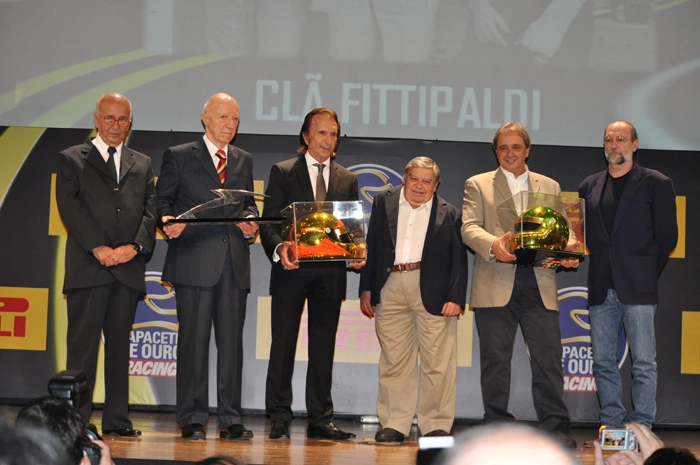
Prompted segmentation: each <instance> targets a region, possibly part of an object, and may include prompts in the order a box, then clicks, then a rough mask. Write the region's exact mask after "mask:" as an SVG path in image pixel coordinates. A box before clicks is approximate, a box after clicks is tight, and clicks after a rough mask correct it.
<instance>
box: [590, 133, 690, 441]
mask: <svg viewBox="0 0 700 465" xmlns="http://www.w3.org/2000/svg"><path fill="white" fill-rule="evenodd" d="M638 147H639V138H638V137H637V130H636V129H635V127H634V126H632V124H631V123H629V122H627V121H614V122H612V123H610V124H609V125H608V127H607V128H606V129H605V136H604V149H605V158H606V160H607V162H608V169H607V170H604V171H601V172H600V173H596V174H594V175H592V176H589V177H588V178H586V179H585V180H584V181H583V182H582V183H581V185H580V186H579V188H578V193H579V197H581V198H582V199H584V200H585V201H586V236H587V237H586V245H587V246H588V249H589V250H590V253H591V261H590V265H589V266H588V306H589V312H590V322H591V345H592V347H593V374H594V375H595V380H596V385H597V386H598V398H599V400H600V422H601V424H602V425H606V426H610V427H624V424H625V417H626V415H627V412H626V410H625V407H624V405H623V403H622V381H621V379H620V370H619V366H618V362H617V348H618V339H619V337H620V329H621V328H622V327H623V326H624V329H625V333H626V336H627V340H628V342H629V347H630V352H631V354H632V378H633V382H632V405H633V406H634V410H633V411H632V413H631V414H630V416H629V421H630V422H631V423H640V424H643V425H646V426H647V427H649V428H651V424H652V423H653V421H654V417H655V415H656V338H655V335H654V316H655V315H656V307H657V304H658V302H659V289H658V279H659V276H660V275H661V272H662V271H663V269H664V267H665V266H666V263H667V262H668V257H669V255H670V254H671V252H672V251H673V249H674V248H675V247H676V242H677V241H678V225H677V223H676V193H675V191H674V190H673V183H672V182H671V180H670V179H669V178H668V177H666V176H664V175H663V174H661V173H659V172H658V171H656V170H652V169H648V168H643V167H641V166H639V165H638V164H637V162H635V161H634V153H635V152H636V151H637V148H638Z"/></svg>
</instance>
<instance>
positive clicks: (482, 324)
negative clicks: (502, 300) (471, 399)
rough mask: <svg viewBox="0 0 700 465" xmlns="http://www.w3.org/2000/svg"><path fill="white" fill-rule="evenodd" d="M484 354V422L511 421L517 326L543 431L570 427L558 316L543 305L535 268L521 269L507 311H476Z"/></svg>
mask: <svg viewBox="0 0 700 465" xmlns="http://www.w3.org/2000/svg"><path fill="white" fill-rule="evenodd" d="M475 312H476V315H475V317H476V325H477V329H478V331H479V348H480V351H481V395H482V397H483V401H484V410H485V413H484V421H485V422H487V423H489V422H494V421H512V420H514V417H513V415H512V414H510V413H509V412H508V397H509V396H510V377H511V358H512V356H513V345H514V343H515V336H516V332H517V329H518V325H520V328H521V329H522V332H523V336H524V338H525V343H526V344H527V348H528V350H529V353H530V368H531V369H532V399H533V402H534V404H535V412H536V413H537V419H538V422H539V426H540V428H542V429H546V430H550V429H552V428H555V427H556V426H557V425H560V424H561V425H562V426H564V427H568V425H569V422H570V416H569V410H568V408H567V407H566V404H565V403H564V400H563V399H562V394H563V390H564V373H563V369H562V365H561V357H562V346H561V333H560V330H559V312H555V311H552V310H547V309H546V308H545V306H544V304H543V303H542V298H541V297H540V291H539V288H538V286H537V280H536V278H535V273H534V270H533V269H532V268H518V270H517V271H516V276H515V285H514V288H513V294H512V295H511V298H510V300H509V301H508V304H507V305H506V306H505V307H491V308H477V309H476V311H475Z"/></svg>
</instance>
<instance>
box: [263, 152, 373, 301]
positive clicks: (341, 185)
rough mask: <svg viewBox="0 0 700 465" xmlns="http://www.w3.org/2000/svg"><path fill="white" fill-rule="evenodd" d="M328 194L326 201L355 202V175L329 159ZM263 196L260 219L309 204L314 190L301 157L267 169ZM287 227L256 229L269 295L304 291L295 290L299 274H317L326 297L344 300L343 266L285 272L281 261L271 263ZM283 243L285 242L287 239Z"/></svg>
mask: <svg viewBox="0 0 700 465" xmlns="http://www.w3.org/2000/svg"><path fill="white" fill-rule="evenodd" d="M328 172H329V173H330V178H329V179H328V191H327V192H326V200H327V201H332V200H345V201H347V200H358V199H359V193H358V190H357V176H355V174H353V173H351V172H350V171H348V170H347V169H345V168H343V167H342V166H340V165H339V164H337V163H336V162H335V161H333V160H332V159H331V160H330V165H329V171H328ZM265 193H266V194H267V195H268V196H269V197H267V198H266V199H265V208H264V209H263V216H280V215H281V213H280V212H281V211H282V209H284V208H285V207H287V206H288V205H289V204H291V203H294V202H313V201H314V191H313V187H312V186H311V179H310V178H309V170H308V168H307V166H306V159H305V157H304V155H300V156H298V157H296V158H292V159H290V160H285V161H282V162H280V163H277V164H276V165H274V166H273V167H272V169H271V170H270V180H269V182H268V184H267V189H266V191H265ZM287 225H288V224H282V225H279V224H276V225H274V224H265V225H261V226H260V238H261V240H262V244H263V247H264V248H265V253H266V254H267V256H268V258H269V259H270V262H271V263H272V272H271V276H270V293H276V292H282V293H298V292H305V291H300V290H299V289H298V282H297V279H298V278H299V277H300V275H307V274H309V273H318V274H322V275H324V280H325V285H326V290H327V291H328V292H329V294H330V295H336V296H343V298H344V297H345V292H346V283H347V276H346V266H345V263H344V262H342V261H340V262H317V263H308V262H307V263H302V264H301V267H300V269H298V270H289V271H285V270H283V269H282V264H281V262H279V261H278V262H276V263H275V262H272V254H273V253H274V251H275V248H276V247H277V246H278V245H279V244H281V243H282V242H283V241H284V240H285V239H283V238H282V230H283V229H284V228H285V226H287ZM286 240H289V239H288V238H287V239H286Z"/></svg>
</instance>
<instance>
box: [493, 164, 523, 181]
mask: <svg viewBox="0 0 700 465" xmlns="http://www.w3.org/2000/svg"><path fill="white" fill-rule="evenodd" d="M498 169H499V170H501V172H503V174H504V175H505V176H506V179H507V180H508V182H509V183H525V184H527V181H528V179H529V178H530V168H528V167H527V165H525V172H524V173H523V174H521V175H520V176H518V177H517V178H516V177H515V175H514V174H513V173H511V172H510V171H507V170H504V169H503V168H502V167H500V166H499V167H498Z"/></svg>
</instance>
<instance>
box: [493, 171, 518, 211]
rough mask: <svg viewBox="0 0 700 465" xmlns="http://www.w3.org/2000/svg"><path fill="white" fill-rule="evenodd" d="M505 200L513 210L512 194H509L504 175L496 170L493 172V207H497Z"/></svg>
mask: <svg viewBox="0 0 700 465" xmlns="http://www.w3.org/2000/svg"><path fill="white" fill-rule="evenodd" d="M506 200H508V201H510V203H511V205H510V206H511V207H512V209H513V210H515V204H514V203H513V194H511V192H510V187H509V186H508V180H507V179H506V175H505V174H503V171H501V170H500V169H497V170H496V171H494V172H493V205H494V206H498V205H500V204H502V203H503V202H505V201H506Z"/></svg>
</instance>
